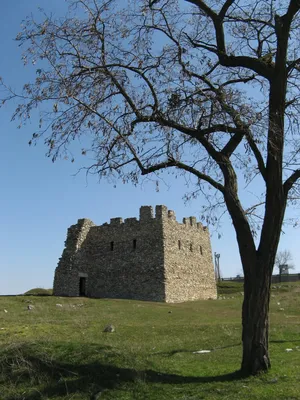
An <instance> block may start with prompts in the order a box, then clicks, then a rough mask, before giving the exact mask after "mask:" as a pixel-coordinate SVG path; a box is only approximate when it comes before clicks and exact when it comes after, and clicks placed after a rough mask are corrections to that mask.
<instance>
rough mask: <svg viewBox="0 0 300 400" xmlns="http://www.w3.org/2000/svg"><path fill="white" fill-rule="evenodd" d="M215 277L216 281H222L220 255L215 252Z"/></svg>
mask: <svg viewBox="0 0 300 400" xmlns="http://www.w3.org/2000/svg"><path fill="white" fill-rule="evenodd" d="M215 276H216V281H220V280H221V272H220V254H219V253H216V252H215Z"/></svg>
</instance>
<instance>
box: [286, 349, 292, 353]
mask: <svg viewBox="0 0 300 400" xmlns="http://www.w3.org/2000/svg"><path fill="white" fill-rule="evenodd" d="M285 351H286V352H287V353H290V352H291V351H293V349H285Z"/></svg>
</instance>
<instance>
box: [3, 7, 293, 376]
mask: <svg viewBox="0 0 300 400" xmlns="http://www.w3.org/2000/svg"><path fill="white" fill-rule="evenodd" d="M299 9H300V2H299V1H298V0H281V1H277V0H266V1H258V0H256V1H254V0H253V1H248V2H245V1H243V0H226V1H225V0H207V1H202V0H185V1H184V0H178V1H176V0H172V1H171V0H154V1H149V0H147V1H146V0H130V1H129V0H128V1H124V2H122V3H121V2H118V1H114V0H106V1H105V0H70V11H69V14H68V15H67V16H66V17H65V18H64V19H60V20H55V19H53V18H52V17H51V16H44V19H43V20H42V21H41V22H37V21H35V20H34V19H33V18H32V17H29V18H28V19H27V20H26V21H25V22H24V27H23V31H22V32H21V33H20V34H19V35H18V37H17V39H18V40H19V42H20V44H22V45H23V46H25V52H24V55H23V60H24V63H32V64H36V63H38V62H39V65H38V68H37V69H36V80H35V82H33V83H28V84H26V85H25V86H24V90H23V93H21V94H17V93H15V92H14V90H13V89H12V88H10V87H8V86H7V85H5V87H6V89H7V90H8V95H7V97H6V99H4V100H9V99H13V98H18V99H20V102H19V103H20V104H19V105H18V106H17V108H16V111H15V113H14V115H13V119H14V118H18V119H20V121H21V124H23V123H25V122H26V120H28V118H30V116H31V114H32V112H33V111H34V110H35V109H37V108H38V109H39V110H40V109H42V110H43V111H42V112H41V117H40V126H39V128H38V129H37V130H36V132H35V133H34V134H33V138H32V140H31V141H30V143H33V142H34V141H35V140H38V139H39V138H41V137H43V138H44V141H45V144H46V145H47V146H48V148H49V151H48V156H50V157H52V159H53V161H55V159H56V158H57V157H58V156H59V155H63V156H65V157H71V160H72V158H73V156H72V154H71V153H70V144H71V142H72V141H73V140H77V139H78V138H79V137H81V136H84V137H85V138H89V139H90V145H89V146H88V147H87V148H86V149H83V150H82V153H83V154H85V153H86V152H87V151H89V152H90V153H91V154H93V157H94V160H95V162H94V163H93V165H91V166H90V167H89V168H88V171H89V172H90V173H96V174H98V175H99V177H100V178H103V177H108V178H110V179H112V178H115V179H122V180H123V181H124V182H127V181H133V182H134V183H137V182H138V180H139V177H140V176H141V175H144V176H145V175H147V174H151V173H152V174H159V173H160V172H161V171H163V170H165V169H169V170H170V171H174V172H175V173H178V172H179V173H185V174H189V176H191V177H192V181H193V184H194V190H193V192H192V193H191V194H190V195H192V196H197V195H198V194H201V195H202V194H204V195H205V196H206V199H207V201H208V203H207V204H208V208H207V210H208V211H211V215H210V216H211V218H212V219H213V220H214V219H215V218H216V216H215V215H214V210H216V209H217V206H221V207H222V206H225V207H226V209H227V211H228V213H229V215H230V217H231V219H232V223H233V226H234V228H235V231H236V237H237V242H238V246H239V251H240V256H241V261H242V265H243V270H244V276H245V281H244V302H243V309H242V324H243V334H242V340H243V358H242V364H241V371H242V372H243V373H244V374H256V373H258V372H260V371H262V370H267V369H268V368H269V367H270V358H269V351H268V329H269V319H268V314H269V299H270V284H271V276H272V271H273V267H274V262H275V256H276V252H277V247H278V242H279V239H280V233H281V227H282V223H283V219H284V215H285V210H286V206H287V204H288V203H289V202H295V201H296V199H297V198H298V185H297V181H298V179H299V177H300V168H299V162H300V160H299V154H300V135H299V121H298V118H297V117H298V115H299V111H300V105H299V71H300V54H299V53H300V47H299V33H300V30H299V23H300V18H299ZM86 140H87V139H85V141H86ZM247 185H248V186H249V187H250V186H251V188H253V190H252V189H251V190H252V191H253V192H254V191H255V188H258V192H257V193H256V196H257V201H256V202H254V203H252V204H249V200H250V199H249V196H248V197H247V199H244V201H243V202H242V200H241V197H240V188H242V187H245V186H247ZM209 189H211V190H209ZM202 198H203V197H202Z"/></svg>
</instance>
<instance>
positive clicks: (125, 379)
mask: <svg viewBox="0 0 300 400" xmlns="http://www.w3.org/2000/svg"><path fill="white" fill-rule="evenodd" d="M95 348H97V352H101V351H105V350H107V349H108V348H109V346H108V347H100V346H95ZM109 350H111V349H110V348H109ZM2 356H3V353H2ZM2 361H3V357H2ZM21 361H22V362H21ZM0 367H1V369H2V371H1V373H2V374H5V375H6V379H7V380H8V381H10V382H13V383H14V384H15V385H16V387H17V386H19V385H21V386H22V388H24V386H25V387H26V388H28V389H27V390H26V391H25V392H26V397H24V393H25V392H24V390H23V394H22V396H20V399H26V400H40V399H43V398H45V397H46V398H49V399H51V398H54V397H58V396H70V395H72V394H75V393H77V394H78V393H81V394H85V395H86V396H89V398H90V399H93V398H94V397H93V395H94V394H95V393H97V392H102V391H103V390H112V389H122V387H123V386H124V385H125V384H126V387H128V384H130V383H132V384H133V385H134V384H135V383H137V382H144V383H148V384H151V383H155V384H174V385H185V384H197V383H211V382H225V381H233V380H239V379H241V378H242V376H241V375H240V373H239V372H233V373H228V374H224V375H218V376H205V377H201V376H199V377H193V376H181V375H176V374H168V373H163V372H158V371H154V370H150V369H148V370H135V369H133V368H120V367H117V366H115V365H113V364H110V363H105V362H99V361H95V362H90V363H86V364H85V363H84V362H83V363H70V362H62V361H57V360H53V359H51V357H49V358H47V357H45V354H44V355H43V357H41V356H40V355H39V354H35V353H34V351H30V349H29V348H27V349H26V348H25V349H22V354H20V353H19V354H18V358H16V356H15V355H14V356H12V355H9V354H7V356H6V357H5V362H4V364H3V363H1V364H0ZM17 367H18V368H17ZM0 384H1V382H0ZM29 388H31V389H29ZM32 388H37V389H32ZM5 400H19V398H18V397H17V396H16V395H14V396H13V397H6V398H5Z"/></svg>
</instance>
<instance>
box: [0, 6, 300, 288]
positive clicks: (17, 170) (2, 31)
mask: <svg viewBox="0 0 300 400" xmlns="http://www.w3.org/2000/svg"><path fill="white" fill-rule="evenodd" d="M2 3H3V4H1V14H0V37H1V42H0V47H1V63H0V76H2V77H3V78H4V79H5V81H6V82H8V83H10V84H11V85H12V86H13V87H15V88H17V87H20V85H21V84H22V83H25V82H26V80H27V79H28V78H30V76H31V74H32V73H33V71H32V70H31V69H30V67H26V68H25V67H23V65H22V62H21V50H20V48H19V47H18V43H17V42H15V41H14V40H13V39H14V38H15V36H16V34H17V33H18V32H19V31H20V24H21V21H22V19H24V18H25V17H26V15H28V14H30V13H31V12H32V13H34V14H36V13H37V12H38V11H37V7H38V6H40V7H42V8H44V9H45V10H46V11H52V12H54V13H56V14H57V15H60V14H61V13H62V12H63V10H64V8H65V7H66V6H65V2H64V1H62V0H52V1H51V2H49V1H46V0H26V1H24V0H10V1H5V2H2ZM11 113H12V107H11V106H10V105H7V106H5V108H4V109H2V110H0V132H1V146H0V171H1V196H0V213H1V215H0V220H1V227H0V271H1V278H0V294H15V293H22V292H24V291H26V290H28V289H30V288H33V287H38V286H39V287H45V288H49V287H52V283H53V276H54V270H55V267H56V265H57V262H58V259H59V257H60V256H61V253H62V250H63V247H64V240H65V237H66V231H67V228H68V227H69V226H70V225H71V224H74V223H76V221H77V219H78V218H83V217H87V218H90V219H92V220H93V221H94V222H95V223H97V224H101V223H104V222H106V221H109V219H110V217H117V216H121V217H124V218H126V217H133V216H136V217H137V216H138V210H139V207H140V206H141V205H152V206H155V205H156V204H165V205H167V206H168V208H169V209H173V210H175V212H176V215H177V219H178V220H179V221H181V219H182V217H184V216H190V215H195V216H199V214H200V206H201V204H202V202H201V198H198V199H197V200H194V201H192V202H190V203H188V204H184V201H183V200H182V197H183V195H184V193H185V190H186V188H185V187H184V182H183V181H182V180H175V179H172V178H171V177H168V176H166V181H167V183H168V184H169V186H166V185H164V184H161V190H160V191H159V192H156V191H155V185H154V184H153V183H151V182H148V183H147V182H145V183H144V184H142V185H141V186H138V187H133V186H132V185H123V184H121V183H120V184H118V185H117V188H114V187H113V186H112V185H109V184H108V183H106V182H104V181H103V182H101V183H98V181H97V179H96V177H92V176H90V177H89V178H88V181H87V180H86V177H85V174H84V173H81V174H79V175H76V176H74V175H75V174H76V172H77V170H78V168H79V167H80V164H79V163H78V164H76V163H74V164H71V163H70V162H67V161H57V162H56V163H55V164H52V162H51V161H50V160H49V159H48V158H46V157H45V156H44V154H45V152H46V149H45V148H44V147H43V145H42V143H40V144H39V145H38V146H37V147H32V148H30V147H29V146H28V141H29V139H30V137H31V134H32V132H33V130H34V127H35V125H34V121H32V126H30V125H28V126H27V127H26V128H24V129H21V130H18V129H17V124H16V123H13V122H10V117H11ZM221 233H222V238H221V239H218V238H217V235H214V236H213V237H212V246H213V251H216V252H218V253H220V254H221V258H220V265H221V271H222V275H223V276H225V277H226V276H227V277H228V276H235V275H236V274H238V273H240V272H241V269H242V268H241V263H240V259H239V254H238V249H237V245H236V241H235V233H234V231H233V229H232V227H231V224H230V221H229V220H228V219H227V220H225V222H224V224H223V228H222V231H221ZM280 248H281V249H289V250H290V251H291V252H292V255H293V257H294V263H295V266H296V271H297V272H298V271H300V263H299V262H298V260H299V256H300V246H299V230H293V229H292V228H289V229H288V228H287V229H285V235H283V236H282V240H281V243H280Z"/></svg>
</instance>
